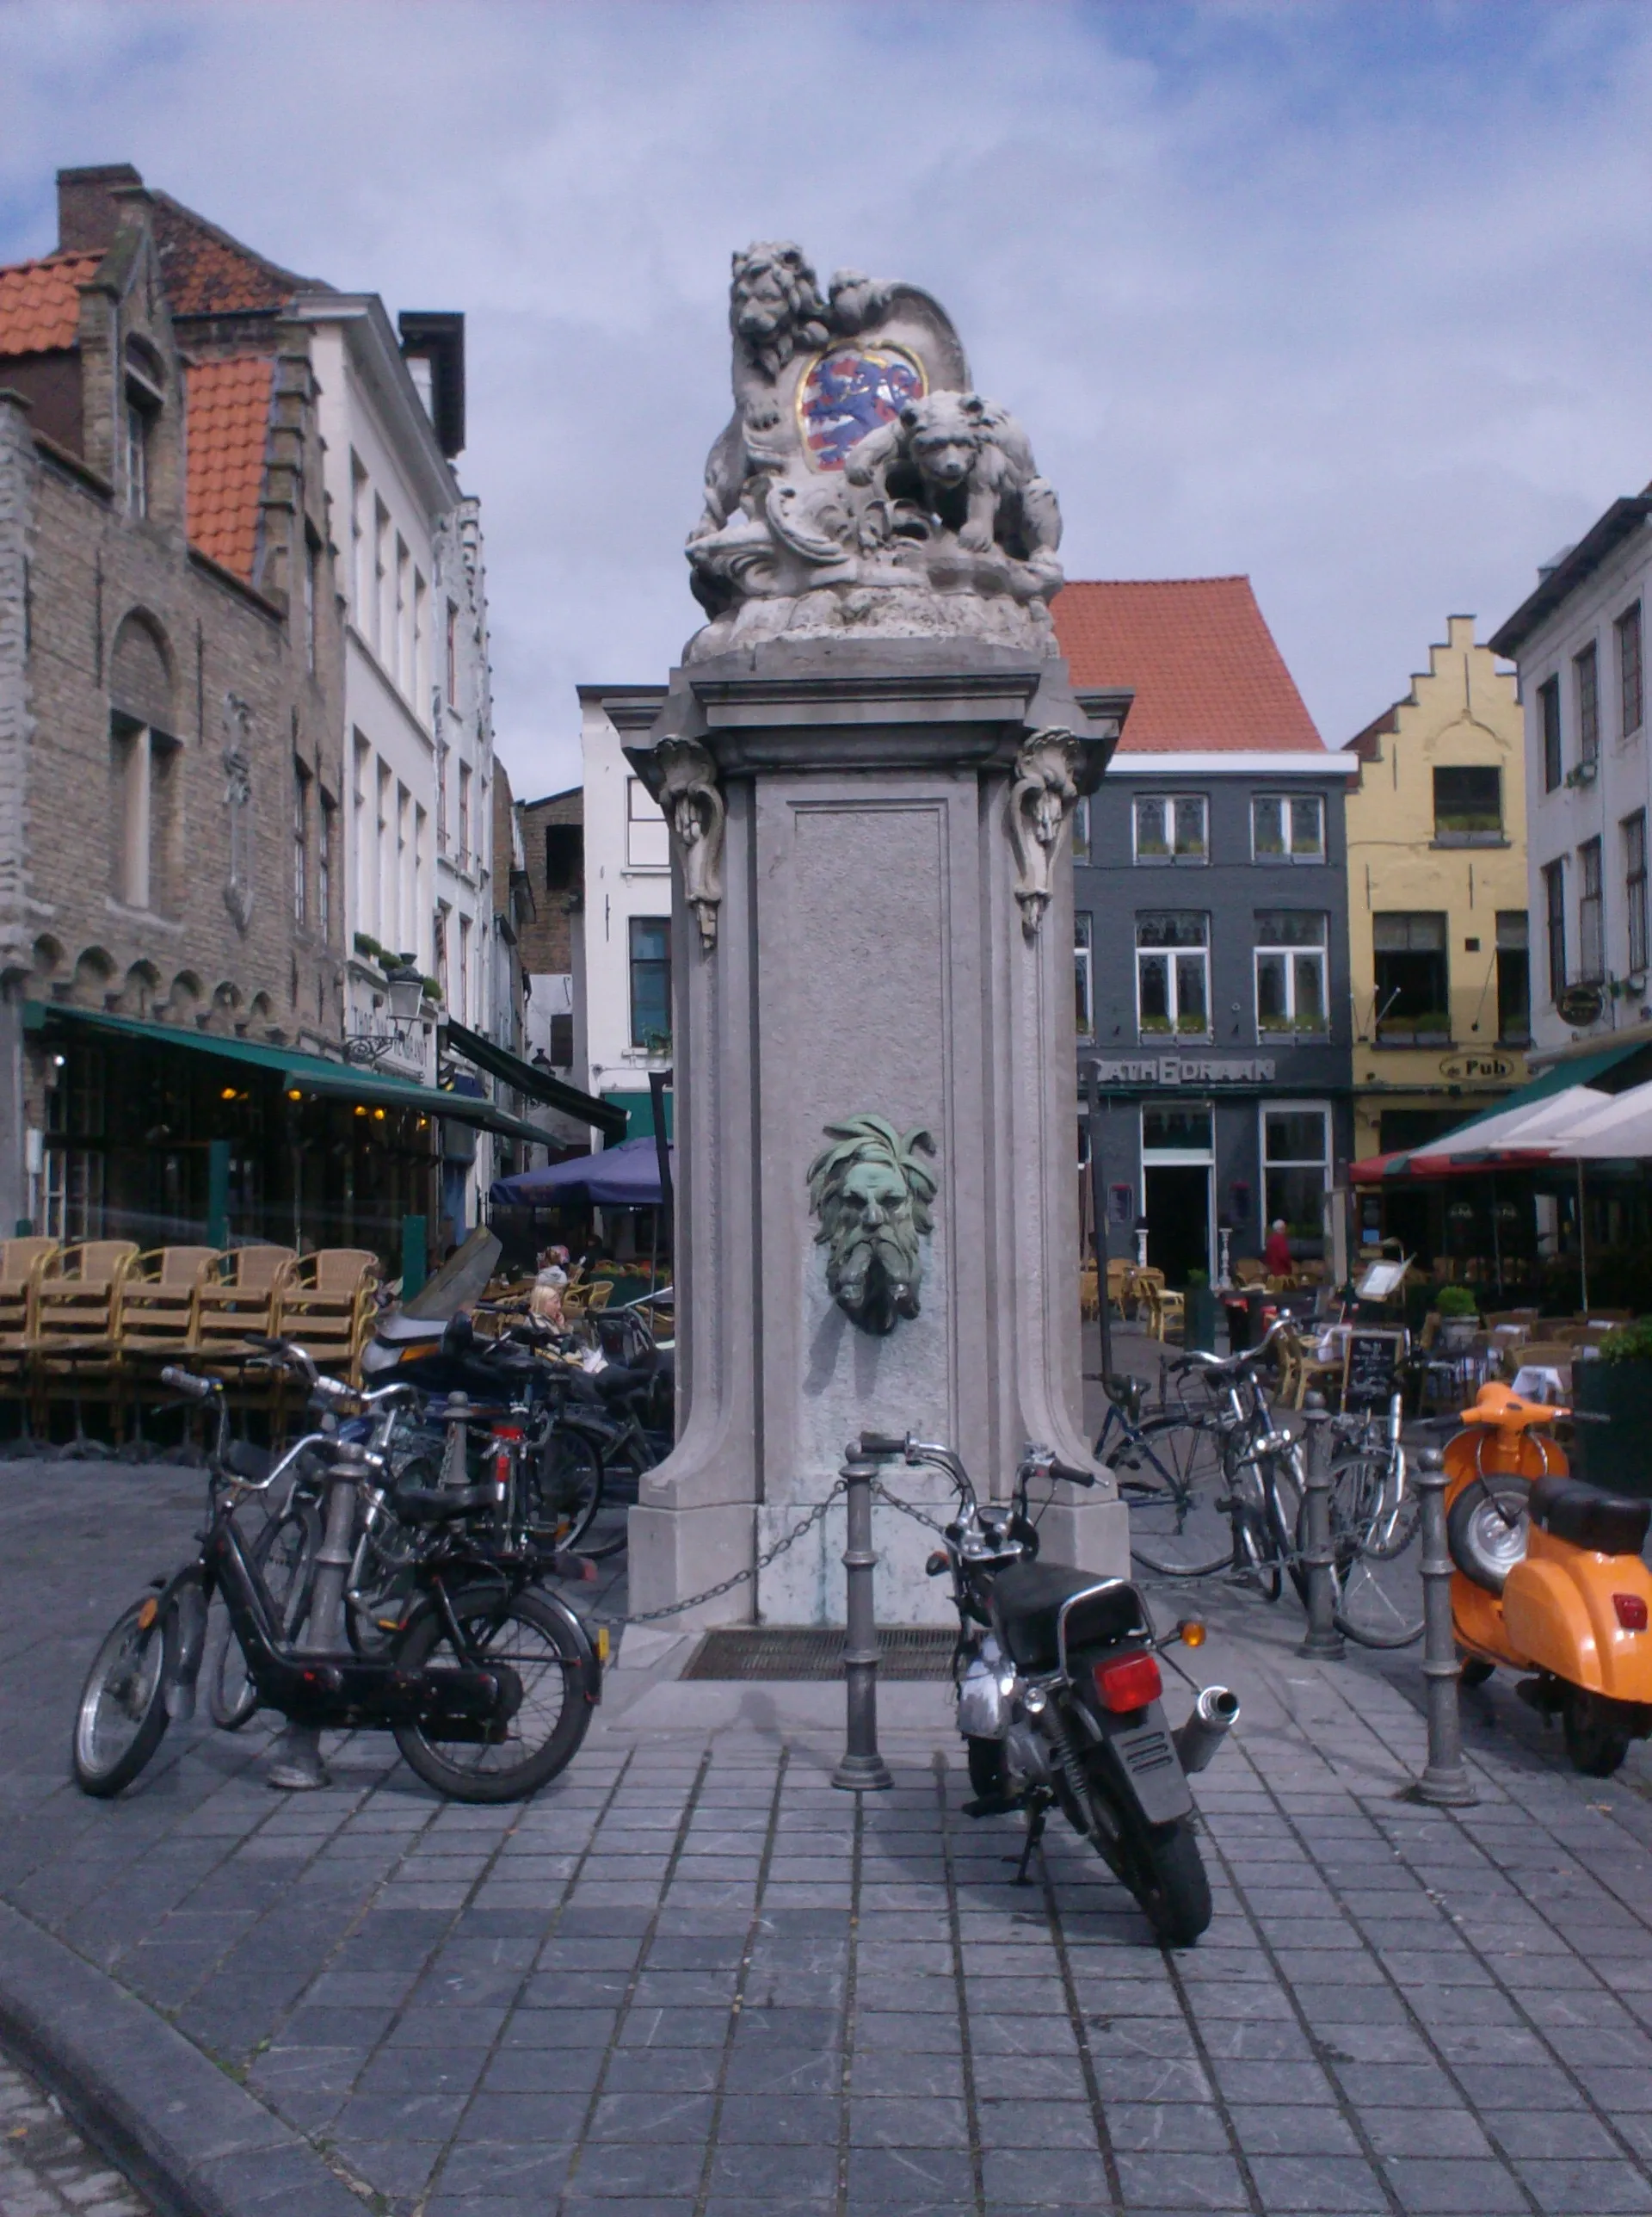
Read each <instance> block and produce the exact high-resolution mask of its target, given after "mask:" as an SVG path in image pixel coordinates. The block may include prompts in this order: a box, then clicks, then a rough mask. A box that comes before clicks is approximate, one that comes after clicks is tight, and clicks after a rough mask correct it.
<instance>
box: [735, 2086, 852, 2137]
mask: <svg viewBox="0 0 1652 2217" xmlns="http://www.w3.org/2000/svg"><path fill="white" fill-rule="evenodd" d="M840 2114H841V2112H840V2106H839V2103H838V2101H837V2098H836V2096H835V2093H833V2094H816V2095H807V2094H737V2093H725V2094H724V2097H723V2107H722V2112H721V2115H720V2116H719V2117H718V2141H719V2142H720V2143H722V2144H724V2145H726V2146H764V2145H766V2144H768V2143H771V2142H773V2143H774V2144H776V2145H780V2144H784V2145H785V2146H804V2147H835V2146H836V2145H837V2139H838V2127H839V2119H840Z"/></svg>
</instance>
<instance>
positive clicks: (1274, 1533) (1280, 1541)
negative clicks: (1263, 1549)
mask: <svg viewBox="0 0 1652 2217" xmlns="http://www.w3.org/2000/svg"><path fill="white" fill-rule="evenodd" d="M1262 1496H1263V1499H1264V1501H1265V1502H1266V1504H1267V1537H1268V1545H1269V1547H1270V1548H1271V1549H1272V1551H1273V1559H1274V1560H1275V1561H1276V1562H1277V1563H1278V1564H1279V1566H1280V1568H1281V1569H1282V1570H1284V1571H1288V1572H1290V1575H1291V1584H1292V1585H1293V1586H1294V1587H1295V1589H1296V1592H1297V1598H1298V1600H1299V1601H1301V1602H1304V1603H1305V1602H1306V1601H1307V1599H1308V1568H1307V1565H1306V1564H1305V1563H1304V1561H1303V1559H1302V1547H1301V1543H1300V1541H1299V1538H1298V1535H1299V1533H1300V1531H1301V1528H1302V1488H1301V1485H1300V1484H1299V1483H1298V1478H1297V1473H1296V1469H1295V1467H1293V1466H1292V1464H1291V1462H1288V1461H1286V1460H1285V1457H1284V1456H1283V1455H1271V1456H1270V1457H1269V1458H1268V1463H1267V1482H1266V1484H1265V1485H1264V1486H1263V1488H1262ZM1275 1584H1276V1585H1280V1584H1281V1582H1280V1581H1279V1580H1278V1579H1276V1580H1275ZM1278 1597H1279V1596H1278V1594H1277V1593H1276V1594H1275V1596H1274V1598H1275V1599H1276V1600H1277V1599H1278Z"/></svg>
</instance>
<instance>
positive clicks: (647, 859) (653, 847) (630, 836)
mask: <svg viewBox="0 0 1652 2217" xmlns="http://www.w3.org/2000/svg"><path fill="white" fill-rule="evenodd" d="M670 867H671V841H670V837H669V833H668V831H667V830H666V824H665V818H664V817H663V815H662V814H661V813H660V805H659V803H658V801H656V800H655V798H654V796H653V795H652V794H650V791H649V789H648V787H646V786H645V785H644V783H643V781H642V780H641V778H639V777H628V778H627V779H626V868H627V869H628V870H669V868H670Z"/></svg>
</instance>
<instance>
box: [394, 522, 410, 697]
mask: <svg viewBox="0 0 1652 2217" xmlns="http://www.w3.org/2000/svg"><path fill="white" fill-rule="evenodd" d="M409 567H410V565H409V560H408V553H407V548H406V547H405V546H404V543H403V542H402V540H400V539H399V538H398V540H397V541H396V607H395V612H394V615H393V618H392V621H393V623H394V626H395V628H394V630H393V631H392V632H391V641H390V667H391V676H393V677H394V678H395V680H396V682H397V683H398V685H399V686H400V687H401V689H402V690H403V692H404V693H405V692H406V691H407V689H408V686H409V683H410V679H411V676H412V670H411V657H410V654H409V652H408V625H409V623H410V621H411V616H412V609H411V608H410V603H409V600H408V590H407V575H408V570H409Z"/></svg>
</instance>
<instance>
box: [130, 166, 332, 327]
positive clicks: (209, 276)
mask: <svg viewBox="0 0 1652 2217" xmlns="http://www.w3.org/2000/svg"><path fill="white" fill-rule="evenodd" d="M151 225H152V228H153V231H154V234H155V250H156V252H157V254H158V255H159V256H160V261H161V270H162V275H163V278H164V280H165V283H166V305H167V306H168V307H169V308H170V310H171V312H172V313H173V314H174V315H175V316H225V315H245V314H249V313H262V314H269V313H271V312H274V311H275V310H278V309H280V308H281V307H284V306H286V304H287V301H288V300H291V299H292V298H293V294H294V293H305V292H322V293H325V292H330V291H331V289H332V288H331V287H330V286H327V285H323V284H321V283H320V282H319V281H317V280H316V279H313V278H305V277H296V276H294V275H293V272H292V271H291V270H290V269H281V268H280V267H279V266H278V265H277V264H276V263H275V262H266V261H265V259H264V257H263V256H262V254H255V253H254V252H253V250H252V249H251V248H250V246H243V245H242V244H241V242H240V240H239V239H237V238H231V236H230V234H229V232H226V231H220V230H219V227H218V225H216V224H215V223H209V222H208V221H207V219H206V217H205V216H204V215H197V214H196V213H195V212H194V209H193V208H187V207H184V206H183V205H182V202H180V201H175V200H174V199H173V198H172V196H171V195H170V193H157V194H155V195H154V196H153V212H152V214H151Z"/></svg>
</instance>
